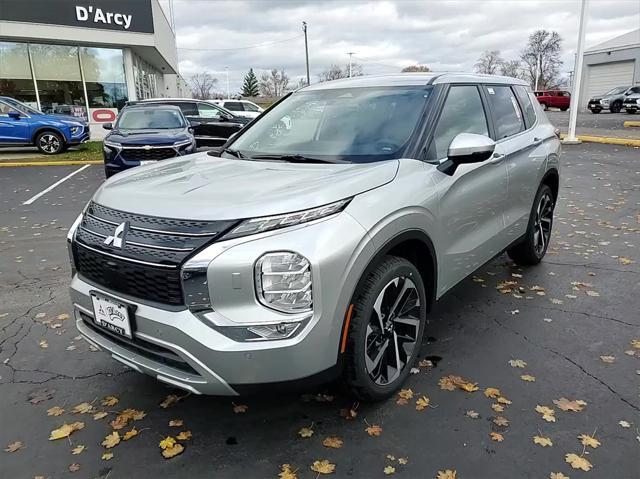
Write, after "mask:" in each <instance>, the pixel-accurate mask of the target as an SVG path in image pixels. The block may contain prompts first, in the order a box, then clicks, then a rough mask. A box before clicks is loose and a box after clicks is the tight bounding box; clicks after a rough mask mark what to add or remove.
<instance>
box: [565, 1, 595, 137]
mask: <svg viewBox="0 0 640 479" xmlns="http://www.w3.org/2000/svg"><path fill="white" fill-rule="evenodd" d="M588 7H589V2H588V0H582V3H581V5H580V28H579V29H578V49H577V51H576V65H575V68H574V73H573V85H572V86H573V88H572V90H571V104H570V105H569V133H568V134H567V137H566V138H565V139H564V141H563V143H564V144H569V145H575V144H578V143H581V141H580V140H578V139H577V138H576V121H577V120H578V109H579V108H580V83H581V82H582V57H583V56H584V34H585V29H586V23H587V10H588Z"/></svg>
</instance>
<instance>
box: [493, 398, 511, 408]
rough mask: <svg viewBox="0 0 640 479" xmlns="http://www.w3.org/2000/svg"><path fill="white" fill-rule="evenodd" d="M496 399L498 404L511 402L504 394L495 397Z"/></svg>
mask: <svg viewBox="0 0 640 479" xmlns="http://www.w3.org/2000/svg"><path fill="white" fill-rule="evenodd" d="M496 401H498V402H499V403H500V404H506V405H507V406H508V405H509V404H511V401H509V400H508V399H507V398H506V397H504V396H500V397H499V398H498V399H496Z"/></svg>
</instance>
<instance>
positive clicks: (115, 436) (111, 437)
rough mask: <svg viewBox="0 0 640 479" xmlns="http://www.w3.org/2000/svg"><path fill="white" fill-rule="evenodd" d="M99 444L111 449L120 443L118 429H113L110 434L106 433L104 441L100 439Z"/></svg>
mask: <svg viewBox="0 0 640 479" xmlns="http://www.w3.org/2000/svg"><path fill="white" fill-rule="evenodd" d="M100 444H102V445H103V446H104V447H106V448H107V449H111V448H112V447H115V446H117V445H118V444H120V434H119V433H118V431H113V432H112V433H111V434H108V435H107V436H106V437H105V438H104V441H102V442H101V443H100Z"/></svg>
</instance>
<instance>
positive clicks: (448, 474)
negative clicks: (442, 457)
mask: <svg viewBox="0 0 640 479" xmlns="http://www.w3.org/2000/svg"><path fill="white" fill-rule="evenodd" d="M456 474H457V473H456V470H455V469H453V470H451V469H446V470H444V471H438V475H437V476H436V479H456Z"/></svg>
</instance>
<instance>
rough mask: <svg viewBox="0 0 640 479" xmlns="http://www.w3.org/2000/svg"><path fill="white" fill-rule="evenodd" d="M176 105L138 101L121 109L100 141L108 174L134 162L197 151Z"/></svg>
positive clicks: (191, 127) (145, 161)
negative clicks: (141, 102)
mask: <svg viewBox="0 0 640 479" xmlns="http://www.w3.org/2000/svg"><path fill="white" fill-rule="evenodd" d="M197 126H198V125H197V123H190V122H189V121H187V119H186V118H185V117H184V115H183V114H182V111H181V110H180V108H178V107H177V106H173V105H155V104H138V105H131V106H126V107H125V108H123V109H122V111H121V112H120V114H119V115H118V119H117V120H116V124H115V125H112V124H111V123H105V124H104V125H103V128H104V129H106V130H110V131H109V133H108V134H107V136H105V138H104V142H103V148H102V152H103V156H104V171H105V175H106V176H107V178H109V177H110V176H112V175H114V174H115V173H118V172H120V171H123V170H126V169H129V168H133V167H134V166H140V165H146V164H149V163H156V162H158V161H160V160H166V159H168V158H175V157H177V156H184V155H188V154H190V153H194V152H195V151H196V140H195V138H194V136H193V128H194V127H197Z"/></svg>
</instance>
